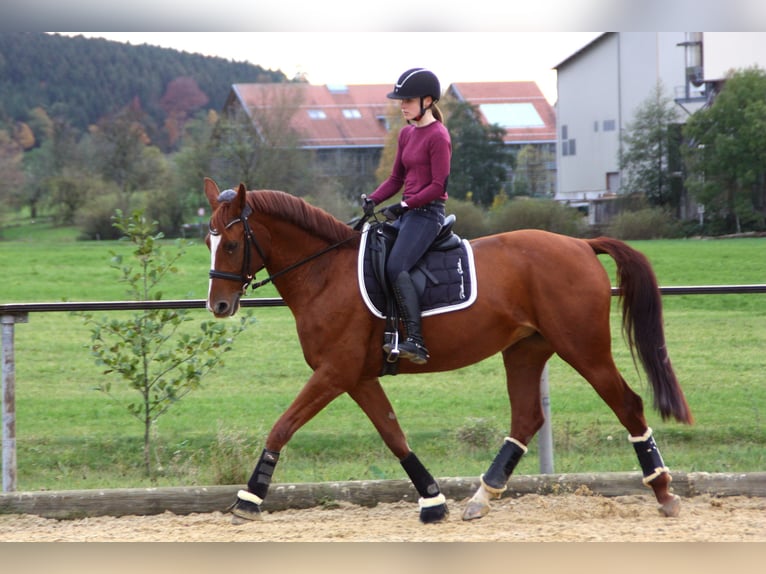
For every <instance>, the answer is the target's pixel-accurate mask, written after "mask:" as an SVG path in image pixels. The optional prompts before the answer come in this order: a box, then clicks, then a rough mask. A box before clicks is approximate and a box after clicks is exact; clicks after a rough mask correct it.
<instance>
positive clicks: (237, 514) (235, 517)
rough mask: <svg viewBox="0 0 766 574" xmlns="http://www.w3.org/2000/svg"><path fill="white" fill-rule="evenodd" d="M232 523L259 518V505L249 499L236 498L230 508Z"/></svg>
mask: <svg viewBox="0 0 766 574" xmlns="http://www.w3.org/2000/svg"><path fill="white" fill-rule="evenodd" d="M230 512H231V514H232V517H231V523H232V524H244V523H246V522H253V521H254V520H260V519H261V507H260V506H258V505H257V504H255V503H254V502H250V501H249V500H242V499H241V498H238V499H237V502H235V503H234V506H232V507H231V510H230Z"/></svg>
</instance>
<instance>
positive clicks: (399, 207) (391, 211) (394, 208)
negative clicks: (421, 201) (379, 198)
mask: <svg viewBox="0 0 766 574" xmlns="http://www.w3.org/2000/svg"><path fill="white" fill-rule="evenodd" d="M407 209H408V207H407V204H406V203H404V202H403V201H402V202H401V203H395V204H394V205H389V206H388V207H386V208H385V209H384V210H383V216H384V217H385V218H386V219H388V220H389V221H393V220H394V219H396V218H398V217H399V216H400V215H402V214H403V213H404V212H405V211H407Z"/></svg>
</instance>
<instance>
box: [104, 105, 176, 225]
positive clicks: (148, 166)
mask: <svg viewBox="0 0 766 574" xmlns="http://www.w3.org/2000/svg"><path fill="white" fill-rule="evenodd" d="M144 118H145V114H144V113H143V111H142V110H141V107H140V105H139V103H138V102H137V101H134V102H133V103H131V105H130V106H128V107H126V108H124V109H123V110H121V111H120V112H119V113H117V114H116V115H114V116H111V117H108V118H105V119H103V120H102V121H101V122H99V124H98V126H97V128H96V130H95V131H94V133H93V139H94V144H95V145H94V148H93V150H94V153H95V161H96V166H97V168H98V170H99V172H100V174H101V176H102V177H103V178H104V180H106V181H112V182H114V183H115V184H116V186H117V189H118V190H119V201H118V206H117V207H119V208H120V209H122V210H124V211H128V210H129V208H130V200H131V197H132V195H133V193H135V192H136V191H138V190H143V189H149V188H151V187H153V186H154V185H155V183H156V182H157V181H158V179H159V178H160V177H161V176H162V174H163V171H164V170H163V165H162V163H163V160H162V154H161V152H160V151H159V149H157V148H156V147H154V146H152V145H151V141H150V139H149V136H148V135H147V133H146V130H145V128H144V124H143V120H144Z"/></svg>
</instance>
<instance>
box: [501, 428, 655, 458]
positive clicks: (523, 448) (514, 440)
mask: <svg viewBox="0 0 766 574" xmlns="http://www.w3.org/2000/svg"><path fill="white" fill-rule="evenodd" d="M650 430H651V429H650ZM505 442H512V443H513V444H515V445H516V446H517V447H519V448H520V449H521V450H522V452H523V453H524V454H527V451H528V450H529V449H528V448H527V447H526V446H525V445H523V444H522V443H520V442H519V441H517V440H516V439H515V438H513V437H510V436H507V437H505Z"/></svg>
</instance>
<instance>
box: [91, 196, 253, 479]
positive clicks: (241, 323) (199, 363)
mask: <svg viewBox="0 0 766 574" xmlns="http://www.w3.org/2000/svg"><path fill="white" fill-rule="evenodd" d="M112 220H113V225H114V226H115V227H116V228H117V229H119V230H120V231H121V232H122V233H124V237H123V239H125V240H127V241H130V242H131V243H132V244H133V245H134V247H135V249H134V250H133V251H132V256H131V257H130V258H125V257H123V255H121V254H118V253H117V252H115V251H110V253H111V255H112V261H111V267H113V268H114V269H116V270H118V271H119V272H120V274H121V277H120V281H122V282H124V283H125V284H127V285H128V296H129V297H130V298H131V299H132V300H135V301H156V300H160V299H162V292H161V290H160V288H159V285H160V283H161V282H162V280H163V278H166V277H167V276H168V274H171V273H176V272H177V268H176V263H177V262H178V260H179V259H180V258H181V257H182V256H183V254H184V253H185V249H186V247H187V246H188V245H189V243H188V242H186V241H184V240H179V241H177V242H176V250H175V252H173V253H168V252H166V251H165V249H164V247H163V245H162V242H160V239H162V237H163V235H162V233H156V231H155V230H156V223H149V222H148V221H147V220H146V218H145V217H144V215H143V213H142V212H140V211H134V212H133V213H132V215H130V216H127V217H126V216H123V214H122V212H121V211H119V210H118V211H117V212H116V215H115V216H114V217H113V218H112ZM82 316H83V317H84V320H85V323H86V324H87V325H89V326H90V328H91V342H90V345H89V347H90V349H91V352H92V353H93V355H94V356H95V359H96V364H97V365H99V366H102V367H104V375H106V376H105V377H104V379H103V382H102V383H101V384H100V385H98V386H97V387H96V389H97V390H99V391H101V392H103V393H105V394H107V395H109V396H110V397H111V398H113V399H114V400H115V401H117V402H118V403H121V404H125V406H126V407H127V410H128V412H129V413H130V414H131V415H132V416H133V417H135V418H136V419H138V420H139V421H140V422H141V424H142V425H143V431H144V449H143V455H144V460H143V463H144V467H145V471H146V474H147V476H150V477H153V476H154V474H153V472H152V465H151V450H152V449H151V446H152V445H151V437H152V432H151V431H152V428H153V425H154V424H155V423H156V421H157V419H159V417H160V416H162V415H163V414H165V413H166V412H167V411H168V409H170V407H171V406H173V405H174V404H175V403H177V402H178V401H180V400H181V399H182V398H183V397H184V396H186V395H187V394H188V393H190V392H191V391H193V390H194V389H197V388H199V387H200V385H201V382H202V378H203V377H204V376H205V375H206V374H207V373H209V372H210V371H211V370H212V369H213V368H214V367H216V366H219V365H221V364H222V363H223V355H224V353H226V352H228V351H230V350H231V349H232V343H233V341H234V338H235V337H236V336H237V335H239V334H240V333H241V332H242V331H243V330H244V329H245V328H246V327H247V325H248V324H249V323H251V322H252V321H253V320H254V319H252V318H251V317H250V316H249V315H247V314H245V315H243V316H242V317H241V318H240V319H239V320H238V321H214V320H206V321H202V322H201V323H200V324H199V330H198V331H196V332H195V331H194V330H193V329H192V328H189V327H188V326H186V325H185V323H188V322H189V321H191V320H192V318H191V317H189V315H188V313H187V310H185V309H144V310H141V311H140V312H138V313H136V314H134V315H132V316H131V317H129V318H115V317H114V316H112V317H104V316H102V315H99V316H96V315H95V314H94V313H82ZM113 375H118V376H119V377H120V378H121V380H122V381H124V382H125V383H127V385H128V387H129V389H132V390H134V391H137V392H138V397H137V398H134V399H126V398H125V393H117V392H114V391H113V390H112V382H113V379H114V377H113ZM131 396H132V397H135V395H131Z"/></svg>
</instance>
